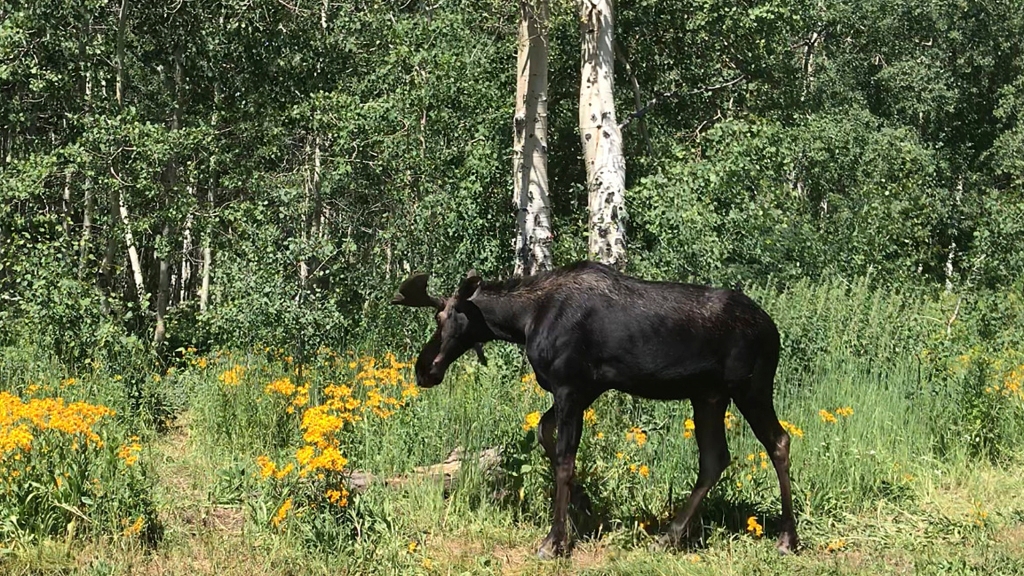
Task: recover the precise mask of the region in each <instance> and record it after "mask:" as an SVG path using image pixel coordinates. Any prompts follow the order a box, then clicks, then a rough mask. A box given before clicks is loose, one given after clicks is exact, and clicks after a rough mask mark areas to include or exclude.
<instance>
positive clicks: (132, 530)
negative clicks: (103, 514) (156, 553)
mask: <svg viewBox="0 0 1024 576" xmlns="http://www.w3.org/2000/svg"><path fill="white" fill-rule="evenodd" d="M127 524H128V522H127V521H122V524H121V525H122V526H124V525H127ZM145 526H146V521H145V520H144V519H143V518H142V516H139V517H138V519H136V520H135V522H134V523H132V525H131V526H128V527H126V528H125V529H124V530H123V531H122V532H121V534H123V535H124V536H125V537H126V538H130V537H132V536H135V535H137V534H138V533H140V532H142V529H143V528H144V527H145Z"/></svg>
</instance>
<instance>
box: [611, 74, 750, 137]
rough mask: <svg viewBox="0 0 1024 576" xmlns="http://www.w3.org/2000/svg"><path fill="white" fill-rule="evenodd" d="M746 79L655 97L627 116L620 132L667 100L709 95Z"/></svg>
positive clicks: (620, 125)
mask: <svg viewBox="0 0 1024 576" xmlns="http://www.w3.org/2000/svg"><path fill="white" fill-rule="evenodd" d="M746 79H747V76H746V74H741V75H739V76H737V77H735V78H733V79H732V80H729V81H728V82H723V83H721V84H716V85H715V86H701V87H700V88H697V89H696V90H691V91H689V92H683V93H681V92H679V91H678V90H672V91H671V92H665V93H663V94H660V95H658V96H655V97H654V98H651V99H650V100H648V101H647V105H646V106H644V107H643V108H640V109H639V110H637V111H636V112H633V113H632V114H630V115H629V116H627V117H626V119H625V120H623V121H622V123H621V124H619V129H620V130H624V129H625V128H626V127H627V126H629V125H630V124H631V123H632V122H633V120H637V119H640V118H643V117H644V115H645V114H647V112H649V111H650V109H651V108H653V107H654V106H656V105H658V104H661V103H662V102H664V101H666V100H673V99H676V98H681V97H684V96H696V95H697V94H707V93H710V92H715V91H716V90H722V89H724V88H729V87H730V86H735V85H736V84H739V83H740V82H743V81H744V80H746Z"/></svg>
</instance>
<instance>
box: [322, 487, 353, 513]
mask: <svg viewBox="0 0 1024 576" xmlns="http://www.w3.org/2000/svg"><path fill="white" fill-rule="evenodd" d="M324 495H325V496H327V500H328V501H329V502H330V503H331V504H334V505H335V506H337V507H338V508H344V507H345V506H348V490H346V489H344V488H339V489H332V490H328V491H327V492H325V493H324Z"/></svg>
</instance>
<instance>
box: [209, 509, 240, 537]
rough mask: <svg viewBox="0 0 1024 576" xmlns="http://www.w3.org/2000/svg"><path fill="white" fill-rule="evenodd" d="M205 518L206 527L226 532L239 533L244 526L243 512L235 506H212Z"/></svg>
mask: <svg viewBox="0 0 1024 576" xmlns="http://www.w3.org/2000/svg"><path fill="white" fill-rule="evenodd" d="M205 520H206V522H205V525H206V527H207V528H210V529H213V530H218V531H220V532H226V533H228V534H241V533H242V529H243V528H244V527H245V513H244V512H242V509H241V508H239V507H237V506H214V507H212V508H210V509H209V513H208V514H207V515H206V518H205Z"/></svg>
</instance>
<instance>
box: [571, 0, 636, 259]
mask: <svg viewBox="0 0 1024 576" xmlns="http://www.w3.org/2000/svg"><path fill="white" fill-rule="evenodd" d="M614 26H615V18H614V13H613V5H612V2H611V0H580V35H581V37H582V42H581V43H582V58H581V60H582V65H581V70H580V106H579V117H580V140H581V143H582V145H583V158H584V162H585V163H586V168H587V208H588V211H589V215H590V218H589V224H590V225H589V230H590V240H589V252H590V256H591V257H592V258H594V259H595V260H598V261H600V262H604V263H605V264H608V265H610V266H613V267H615V268H619V269H622V268H624V267H625V265H626V202H625V200H626V198H625V191H626V161H625V159H624V158H623V155H622V133H621V131H620V130H619V124H618V122H617V121H616V119H615V99H614V88H615V82H614V73H615V49H614V46H615V34H614Z"/></svg>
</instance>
